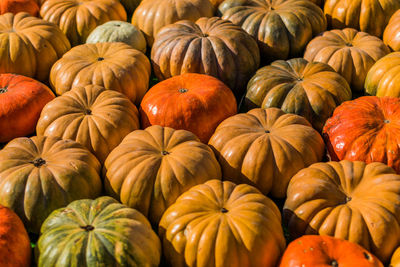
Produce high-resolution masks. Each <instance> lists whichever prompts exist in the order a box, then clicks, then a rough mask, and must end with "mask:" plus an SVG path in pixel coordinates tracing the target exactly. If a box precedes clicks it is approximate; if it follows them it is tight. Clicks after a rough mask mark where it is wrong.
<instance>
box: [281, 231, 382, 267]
mask: <svg viewBox="0 0 400 267" xmlns="http://www.w3.org/2000/svg"><path fill="white" fill-rule="evenodd" d="M298 266H304V267H306V266H359V267H383V264H382V263H381V262H380V261H379V260H378V259H377V258H376V257H375V256H374V255H372V254H371V253H369V252H368V251H367V250H366V249H364V248H363V247H361V246H360V245H357V244H355V243H352V242H349V241H347V240H342V239H339V238H334V237H330V236H319V235H305V236H302V237H300V238H298V239H296V240H294V241H292V242H291V243H290V244H289V246H288V247H287V249H286V250H285V253H283V256H282V259H281V262H280V264H279V267H298Z"/></svg>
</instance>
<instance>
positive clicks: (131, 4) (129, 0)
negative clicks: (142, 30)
mask: <svg viewBox="0 0 400 267" xmlns="http://www.w3.org/2000/svg"><path fill="white" fill-rule="evenodd" d="M120 2H121V4H122V5H123V6H124V8H125V10H126V13H127V14H128V16H129V17H130V16H131V15H132V14H133V12H134V11H135V9H136V8H137V7H138V6H139V4H140V2H142V0H120Z"/></svg>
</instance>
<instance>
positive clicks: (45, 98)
mask: <svg viewBox="0 0 400 267" xmlns="http://www.w3.org/2000/svg"><path fill="white" fill-rule="evenodd" d="M52 99H54V94H53V93H52V92H51V90H50V89H49V88H48V87H47V86H46V85H44V84H42V83H40V82H38V81H35V80H33V79H31V78H28V77H25V76H22V75H15V74H0V143H4V142H8V141H10V140H12V139H14V138H16V137H21V136H26V135H30V134H33V133H34V132H35V127H36V123H37V121H38V119H39V116H40V112H41V111H42V109H43V107H44V106H45V105H46V103H48V102H49V101H51V100H52Z"/></svg>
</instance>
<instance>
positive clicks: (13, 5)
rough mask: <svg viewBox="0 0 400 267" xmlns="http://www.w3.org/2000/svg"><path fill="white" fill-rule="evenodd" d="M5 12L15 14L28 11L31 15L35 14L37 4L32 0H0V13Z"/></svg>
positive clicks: (37, 7) (37, 9) (37, 10)
mask: <svg viewBox="0 0 400 267" xmlns="http://www.w3.org/2000/svg"><path fill="white" fill-rule="evenodd" d="M7 12H11V13H14V14H17V13H18V12H28V13H29V14H30V15H32V16H37V14H38V12H39V6H38V4H37V3H36V1H34V0H2V1H1V2H0V14H1V15H3V14H5V13H7Z"/></svg>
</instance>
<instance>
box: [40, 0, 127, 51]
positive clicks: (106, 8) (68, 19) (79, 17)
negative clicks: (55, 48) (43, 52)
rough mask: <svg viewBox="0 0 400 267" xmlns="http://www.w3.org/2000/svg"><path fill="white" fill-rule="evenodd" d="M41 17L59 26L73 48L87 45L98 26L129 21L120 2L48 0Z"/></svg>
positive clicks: (41, 9)
mask: <svg viewBox="0 0 400 267" xmlns="http://www.w3.org/2000/svg"><path fill="white" fill-rule="evenodd" d="M40 16H41V17H42V18H43V19H44V20H47V21H50V22H52V23H54V24H56V25H58V26H59V27H60V29H61V30H62V31H63V32H64V33H65V35H66V36H67V37H68V39H69V41H70V42H71V44H72V46H76V45H79V44H83V43H85V41H86V39H87V37H88V36H89V34H90V32H91V31H93V30H94V29H95V28H96V27H97V26H98V25H101V24H103V23H105V22H107V21H110V20H122V21H126V19H127V17H126V12H125V9H124V7H123V6H122V5H121V3H120V2H119V0H62V1H60V0H47V1H46V2H44V3H43V5H42V7H41V8H40Z"/></svg>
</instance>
